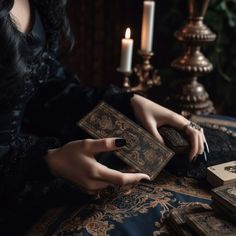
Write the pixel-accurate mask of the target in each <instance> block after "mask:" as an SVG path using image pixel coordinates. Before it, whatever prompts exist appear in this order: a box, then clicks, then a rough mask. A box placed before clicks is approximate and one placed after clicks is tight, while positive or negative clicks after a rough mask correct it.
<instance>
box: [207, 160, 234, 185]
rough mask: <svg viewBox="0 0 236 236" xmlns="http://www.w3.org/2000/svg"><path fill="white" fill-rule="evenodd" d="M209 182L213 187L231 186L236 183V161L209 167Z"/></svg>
mask: <svg viewBox="0 0 236 236" xmlns="http://www.w3.org/2000/svg"><path fill="white" fill-rule="evenodd" d="M207 181H208V182H209V183H210V184H211V185H212V186H213V187H218V186H221V185H226V184H230V183H232V182H234V181H236V161H231V162H226V163H223V164H219V165H215V166H210V167H208V168H207Z"/></svg>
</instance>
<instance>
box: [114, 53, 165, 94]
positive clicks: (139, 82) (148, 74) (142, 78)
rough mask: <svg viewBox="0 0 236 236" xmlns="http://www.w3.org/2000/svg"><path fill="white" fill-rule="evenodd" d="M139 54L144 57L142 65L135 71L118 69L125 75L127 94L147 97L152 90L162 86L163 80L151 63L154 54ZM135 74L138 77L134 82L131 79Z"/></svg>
mask: <svg viewBox="0 0 236 236" xmlns="http://www.w3.org/2000/svg"><path fill="white" fill-rule="evenodd" d="M138 53H139V55H140V56H141V57H142V61H143V62H142V64H139V65H136V66H135V67H134V69H133V71H130V72H123V71H121V70H120V69H117V71H118V72H120V73H122V74H123V75H124V79H123V88H124V89H125V90H126V91H127V92H137V93H141V94H143V95H146V94H147V91H148V90H149V89H150V88H152V87H154V86H158V85H160V84H161V79H160V76H159V74H158V71H157V70H156V69H154V67H153V66H152V64H151V62H150V60H151V58H152V57H153V56H154V53H153V52H143V51H139V52H138ZM133 72H134V75H135V76H136V78H134V80H132V78H130V76H131V75H132V74H133ZM135 80H136V81H135ZM134 81H135V82H134Z"/></svg>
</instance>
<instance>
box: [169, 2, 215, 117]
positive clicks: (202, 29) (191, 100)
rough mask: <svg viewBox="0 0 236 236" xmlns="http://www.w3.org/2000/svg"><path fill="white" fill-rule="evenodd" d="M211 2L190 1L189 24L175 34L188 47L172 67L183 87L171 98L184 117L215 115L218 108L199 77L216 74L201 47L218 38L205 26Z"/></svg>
mask: <svg viewBox="0 0 236 236" xmlns="http://www.w3.org/2000/svg"><path fill="white" fill-rule="evenodd" d="M208 4H209V0H189V18H188V21H187V23H186V24H185V25H184V26H183V27H182V28H181V29H180V30H179V31H177V32H176V33H175V37H176V38H177V40H178V41H180V42H181V43H182V44H184V45H186V48H185V51H184V53H183V54H182V56H180V57H179V58H177V59H176V60H175V61H174V62H173V63H172V65H171V66H172V68H174V69H175V70H177V71H179V72H181V74H182V78H181V80H180V83H178V85H177V86H176V88H175V89H174V90H175V91H174V93H173V94H172V95H171V96H170V101H169V102H170V105H171V106H173V107H174V108H175V109H176V110H178V111H180V112H181V113H182V114H189V113H190V114H209V113H215V108H214V105H213V103H212V101H211V100H210V99H209V95H208V93H207V92H206V90H205V88H204V86H203V85H202V84H201V83H199V82H198V77H199V76H203V75H205V74H207V73H209V72H211V71H212V70H213V65H212V64H211V63H210V62H209V60H208V59H207V58H206V57H205V56H204V55H203V53H202V52H201V46H202V45H203V44H206V43H208V42H212V41H214V40H215V38H216V35H215V34H214V33H212V32H211V30H210V29H209V28H208V27H207V26H206V25H204V23H203V19H204V16H205V14H206V11H207V7H208Z"/></svg>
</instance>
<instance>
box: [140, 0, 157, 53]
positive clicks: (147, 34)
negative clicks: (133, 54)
mask: <svg viewBox="0 0 236 236" xmlns="http://www.w3.org/2000/svg"><path fill="white" fill-rule="evenodd" d="M154 16H155V2H154V1H144V3H143V24H142V39H141V51H145V52H151V51H152V44H153V31H154Z"/></svg>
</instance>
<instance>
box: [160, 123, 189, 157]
mask: <svg viewBox="0 0 236 236" xmlns="http://www.w3.org/2000/svg"><path fill="white" fill-rule="evenodd" d="M158 130H159V133H160V134H161V136H162V137H163V139H164V141H165V144H166V145H167V146H168V147H169V148H170V149H171V150H173V151H174V152H175V153H176V154H183V153H188V152H189V151H190V142H189V141H188V139H187V138H186V135H184V132H181V131H177V130H176V129H174V128H173V127H171V126H166V125H165V126H162V127H160V128H159V129H158Z"/></svg>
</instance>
